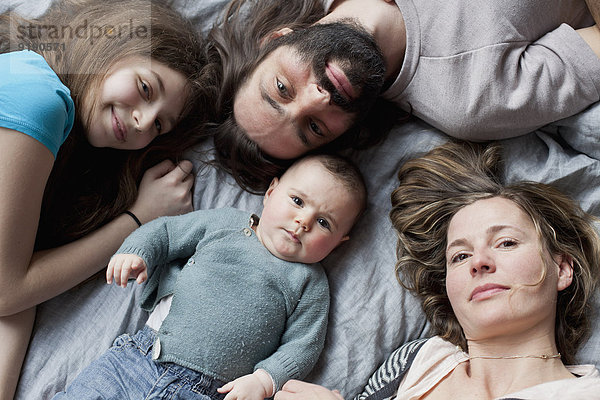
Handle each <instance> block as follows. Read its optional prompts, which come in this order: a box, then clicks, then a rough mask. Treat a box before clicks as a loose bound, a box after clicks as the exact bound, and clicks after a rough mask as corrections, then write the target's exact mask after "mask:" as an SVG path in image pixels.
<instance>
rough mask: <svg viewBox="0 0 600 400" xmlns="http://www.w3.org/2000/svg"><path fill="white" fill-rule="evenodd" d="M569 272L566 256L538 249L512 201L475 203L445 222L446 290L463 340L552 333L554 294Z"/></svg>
mask: <svg viewBox="0 0 600 400" xmlns="http://www.w3.org/2000/svg"><path fill="white" fill-rule="evenodd" d="M545 263H547V265H548V269H547V272H546V276H545V277H544V268H545V267H544V265H545ZM572 273H573V269H572V265H571V262H570V260H569V259H568V258H567V257H561V256H555V257H551V256H550V255H549V254H548V252H546V251H542V245H541V242H540V239H539V236H538V233H537V231H536V229H535V226H534V224H533V222H532V220H531V218H529V216H528V215H527V214H525V212H523V210H522V209H521V208H520V207H518V206H517V205H516V204H515V203H514V202H512V201H511V200H507V199H504V198H500V197H495V198H490V199H486V200H479V201H476V202H475V203H473V204H471V205H469V206H466V207H464V208H463V209H461V210H460V211H459V212H457V213H456V214H455V215H454V217H453V218H452V220H451V221H450V225H449V228H448V245H447V249H446V291H447V294H448V298H449V300H450V303H451V304H452V309H453V310H454V313H455V314H456V317H457V319H458V321H459V323H460V324H461V326H462V328H463V331H464V333H465V336H466V337H467V339H470V340H481V339H489V338H492V337H494V336H496V335H498V336H502V335H506V334H518V333H524V334H527V335H532V334H534V331H536V330H538V331H537V332H538V333H544V334H545V333H552V334H553V332H554V319H555V313H556V298H557V293H558V291H560V290H563V289H564V288H566V287H568V286H569V284H570V283H571V279H572Z"/></svg>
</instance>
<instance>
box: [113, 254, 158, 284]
mask: <svg viewBox="0 0 600 400" xmlns="http://www.w3.org/2000/svg"><path fill="white" fill-rule="evenodd" d="M113 276H114V278H115V283H116V284H117V285H119V286H121V287H127V279H129V277H130V276H132V277H134V278H136V282H137V283H142V282H144V281H145V280H146V279H148V271H147V268H146V263H145V262H144V260H143V259H142V258H141V257H139V256H136V255H135V254H115V255H114V256H112V258H111V259H110V262H109V263H108V268H107V269H106V283H108V284H111V283H112V281H113Z"/></svg>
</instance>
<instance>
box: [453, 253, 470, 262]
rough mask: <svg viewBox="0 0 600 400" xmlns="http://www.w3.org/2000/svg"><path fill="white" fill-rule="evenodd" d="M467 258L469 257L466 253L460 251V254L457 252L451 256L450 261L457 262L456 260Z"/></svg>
mask: <svg viewBox="0 0 600 400" xmlns="http://www.w3.org/2000/svg"><path fill="white" fill-rule="evenodd" d="M467 258H469V255H468V254H466V253H460V254H457V255H455V256H454V257H452V262H453V263H458V262H461V261H464V260H466V259H467Z"/></svg>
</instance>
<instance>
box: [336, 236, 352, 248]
mask: <svg viewBox="0 0 600 400" xmlns="http://www.w3.org/2000/svg"><path fill="white" fill-rule="evenodd" d="M348 239H350V236H349V235H346V236H344V237H343V238H341V239H340V242H339V243H338V244H337V246H339V245H340V244H342V243H344V242H345V241H346V240H348ZM337 246H335V247H337Z"/></svg>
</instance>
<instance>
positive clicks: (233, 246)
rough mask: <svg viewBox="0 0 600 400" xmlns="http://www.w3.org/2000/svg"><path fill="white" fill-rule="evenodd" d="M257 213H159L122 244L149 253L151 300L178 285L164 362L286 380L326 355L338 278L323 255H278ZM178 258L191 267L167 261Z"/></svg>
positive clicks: (164, 337) (163, 335)
mask: <svg viewBox="0 0 600 400" xmlns="http://www.w3.org/2000/svg"><path fill="white" fill-rule="evenodd" d="M249 219H250V213H247V212H244V211H240V210H236V209H231V208H229V209H219V210H199V211H195V212H192V213H189V214H185V215H181V216H177V217H163V218H159V219H157V220H154V221H152V222H150V223H148V224H145V225H143V226H142V227H141V228H139V229H137V230H136V231H135V232H133V233H132V234H131V235H130V236H129V237H128V238H127V239H126V240H125V242H124V243H123V245H122V246H121V248H120V249H119V250H118V253H129V254H137V255H139V256H140V257H142V258H143V259H144V261H145V262H146V265H147V266H148V272H149V275H150V279H149V281H148V284H147V287H146V290H145V293H146V294H147V295H149V296H150V298H149V299H148V298H147V299H145V304H156V302H157V301H158V300H159V297H162V296H164V295H166V294H170V293H173V294H174V296H173V302H172V305H171V309H170V311H169V314H168V315H167V317H166V318H165V320H164V322H163V323H162V326H161V328H160V330H159V332H158V339H157V342H159V343H156V346H155V352H157V349H158V352H159V354H156V353H155V354H156V356H157V357H156V358H157V360H158V361H163V362H173V363H176V364H179V365H181V366H184V367H187V368H190V369H193V370H196V371H200V372H202V373H205V374H207V375H209V376H212V377H214V378H217V379H220V380H223V381H231V380H233V379H235V378H238V377H240V376H242V375H246V374H249V373H252V372H253V371H254V370H256V369H259V368H262V369H264V370H266V371H267V372H268V373H269V374H270V375H271V376H272V378H273V380H274V382H275V386H276V388H277V389H279V388H281V386H282V385H283V384H284V383H285V382H286V381H287V380H289V379H301V378H303V377H304V376H305V375H306V374H307V373H308V372H310V370H311V369H312V368H313V366H314V364H315V363H316V361H317V357H318V356H319V354H320V352H321V350H322V348H323V344H324V339H325V331H326V326H327V313H328V308H329V287H328V284H327V277H326V275H325V272H324V271H323V269H322V267H321V266H320V264H309V265H307V264H301V263H291V262H287V261H283V260H280V259H278V258H277V257H275V256H273V255H272V254H271V253H270V252H269V251H268V250H267V249H266V248H265V247H264V246H263V245H262V244H261V243H260V241H259V240H258V238H257V237H256V234H255V233H254V231H253V230H252V229H250V226H249ZM177 259H183V260H182V261H183V263H185V265H183V268H181V267H179V268H174V267H173V266H172V265H170V266H169V267H168V268H164V269H163V268H161V267H162V266H164V265H166V264H167V263H169V262H171V261H173V260H177ZM180 265H182V264H180ZM165 287H166V288H168V289H166V290H165V289H164V288H165Z"/></svg>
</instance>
